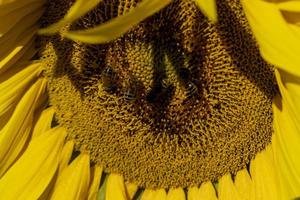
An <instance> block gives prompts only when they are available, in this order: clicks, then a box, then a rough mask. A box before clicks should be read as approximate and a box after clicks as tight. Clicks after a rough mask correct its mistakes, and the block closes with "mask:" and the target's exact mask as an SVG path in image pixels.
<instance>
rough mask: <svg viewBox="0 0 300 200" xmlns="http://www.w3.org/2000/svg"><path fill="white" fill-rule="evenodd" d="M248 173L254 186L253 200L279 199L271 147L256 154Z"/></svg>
mask: <svg viewBox="0 0 300 200" xmlns="http://www.w3.org/2000/svg"><path fill="white" fill-rule="evenodd" d="M250 172H251V178H252V182H253V184H254V190H255V192H254V194H255V196H254V199H272V200H273V199H274V200H276V199H281V198H280V196H279V195H280V194H279V192H278V191H279V188H278V184H279V181H278V176H277V171H276V169H275V163H274V158H273V151H272V147H271V146H270V145H269V146H267V148H266V149H265V150H263V151H262V152H260V153H258V154H257V155H256V156H255V159H254V160H252V161H251V164H250Z"/></svg>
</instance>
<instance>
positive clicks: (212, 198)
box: [198, 182, 217, 200]
mask: <svg viewBox="0 0 300 200" xmlns="http://www.w3.org/2000/svg"><path fill="white" fill-rule="evenodd" d="M198 196H199V198H200V199H209V200H216V199H217V196H216V190H215V188H214V186H213V184H212V183H211V182H205V183H202V184H201V186H200V188H199V190H198Z"/></svg>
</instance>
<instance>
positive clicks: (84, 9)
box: [39, 0, 102, 34]
mask: <svg viewBox="0 0 300 200" xmlns="http://www.w3.org/2000/svg"><path fill="white" fill-rule="evenodd" d="M101 1H102V0H77V1H76V2H75V3H74V5H73V6H72V7H71V8H70V9H69V11H68V13H67V15H66V16H65V17H64V18H63V19H62V20H60V21H59V22H57V23H55V24H52V25H51V26H49V27H47V28H45V29H41V30H39V33H40V34H53V33H56V32H58V31H59V30H60V29H61V28H63V27H64V26H66V25H67V24H71V23H72V22H74V21H75V20H77V19H79V18H80V17H81V16H83V15H85V14H86V13H88V12H89V11H90V10H92V9H93V8H94V7H96V6H97V4H99V3H100V2H101Z"/></svg>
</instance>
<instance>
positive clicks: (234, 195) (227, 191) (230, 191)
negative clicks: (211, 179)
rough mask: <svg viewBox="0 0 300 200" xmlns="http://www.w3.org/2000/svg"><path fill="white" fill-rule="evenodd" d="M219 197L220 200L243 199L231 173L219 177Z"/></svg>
mask: <svg viewBox="0 0 300 200" xmlns="http://www.w3.org/2000/svg"><path fill="white" fill-rule="evenodd" d="M218 197H219V200H227V199H228V200H231V199H234V200H239V199H243V198H242V197H241V196H240V194H239V193H238V192H237V190H236V188H235V186H234V184H233V181H232V178H231V175H230V174H226V175H224V176H222V177H221V178H220V179H219V187H218Z"/></svg>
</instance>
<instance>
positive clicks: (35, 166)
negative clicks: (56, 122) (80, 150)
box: [0, 128, 66, 200]
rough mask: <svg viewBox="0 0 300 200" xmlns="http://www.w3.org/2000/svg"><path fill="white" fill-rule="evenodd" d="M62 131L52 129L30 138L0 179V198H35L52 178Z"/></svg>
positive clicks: (6, 199)
mask: <svg viewBox="0 0 300 200" xmlns="http://www.w3.org/2000/svg"><path fill="white" fill-rule="evenodd" d="M65 136H66V132H65V130H64V129H62V128H54V129H51V130H49V131H48V132H47V133H44V134H42V135H41V136H40V137H37V138H35V139H33V140H32V142H31V143H30V144H29V146H28V148H27V149H26V151H25V152H24V154H23V155H22V157H21V158H20V159H19V160H18V161H17V162H16V163H15V164H14V165H13V166H12V168H11V169H9V171H8V172H7V173H6V174H5V175H4V176H3V177H2V178H1V180H0V199H5V200H15V199H22V200H32V199H37V198H38V197H39V196H40V195H41V194H42V192H43V191H44V189H45V188H46V186H47V185H48V184H49V182H50V180H51V178H52V177H53V175H54V173H55V171H56V169H57V166H58V160H59V159H58V158H59V156H60V152H61V149H62V146H63V141H64V138H65Z"/></svg>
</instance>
